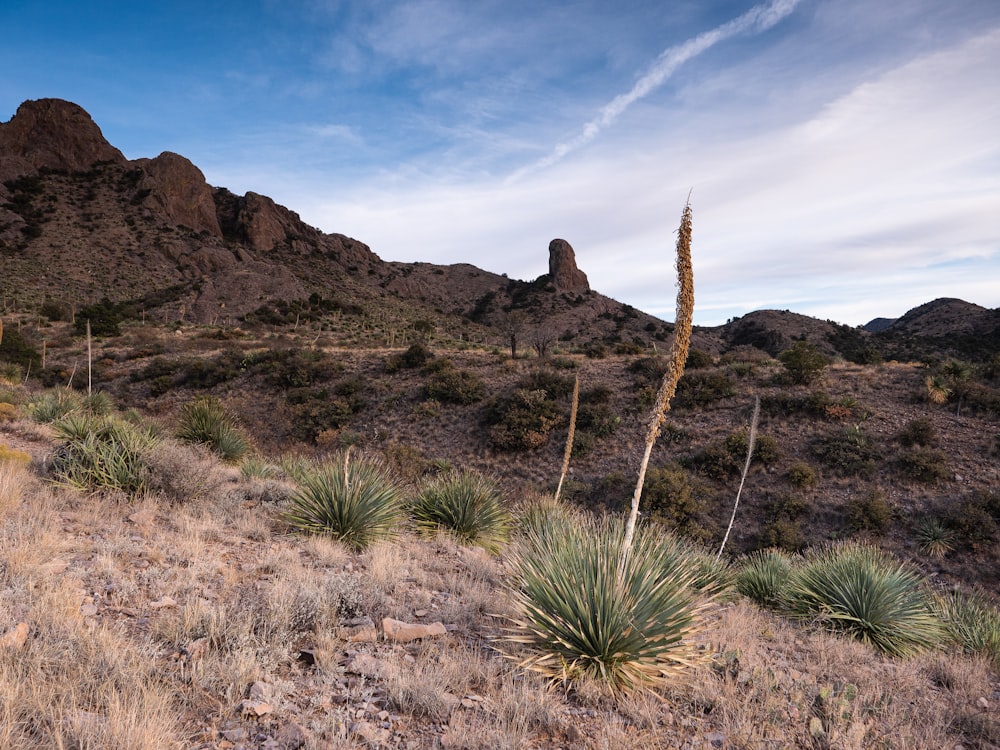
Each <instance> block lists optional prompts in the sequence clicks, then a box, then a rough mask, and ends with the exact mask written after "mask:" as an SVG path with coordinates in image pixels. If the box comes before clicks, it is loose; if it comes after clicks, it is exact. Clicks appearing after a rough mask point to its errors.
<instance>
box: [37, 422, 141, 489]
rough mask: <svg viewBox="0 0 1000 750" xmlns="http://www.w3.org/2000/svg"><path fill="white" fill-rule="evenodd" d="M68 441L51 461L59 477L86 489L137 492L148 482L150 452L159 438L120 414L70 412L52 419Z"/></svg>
mask: <svg viewBox="0 0 1000 750" xmlns="http://www.w3.org/2000/svg"><path fill="white" fill-rule="evenodd" d="M53 428H54V429H55V431H56V435H58V436H59V437H61V438H62V439H63V440H65V441H66V444H65V445H64V446H63V447H62V449H61V450H60V451H58V452H57V454H56V456H55V458H54V459H53V461H52V468H53V473H54V475H55V476H56V478H57V480H58V481H61V482H63V483H65V484H68V485H70V486H72V487H76V488H77V489H80V490H83V491H87V492H100V491H103V490H117V491H120V492H123V493H125V494H126V495H129V496H134V495H136V494H139V493H141V492H143V491H144V490H146V489H147V488H148V486H149V475H150V467H149V461H148V455H147V454H148V452H149V451H150V450H151V449H152V448H153V447H154V446H155V445H156V442H157V439H156V438H155V437H154V436H153V433H152V432H151V431H149V430H148V429H144V428H142V427H140V426H137V425H134V424H132V423H130V422H126V421H125V420H123V419H120V418H118V417H94V416H90V415H86V414H68V415H66V416H65V417H63V418H62V419H61V420H59V421H57V422H55V423H53Z"/></svg>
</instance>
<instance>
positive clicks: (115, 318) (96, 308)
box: [73, 297, 129, 336]
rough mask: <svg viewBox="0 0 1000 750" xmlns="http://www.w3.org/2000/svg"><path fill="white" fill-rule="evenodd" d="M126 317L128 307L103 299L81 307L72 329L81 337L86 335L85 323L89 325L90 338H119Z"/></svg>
mask: <svg viewBox="0 0 1000 750" xmlns="http://www.w3.org/2000/svg"><path fill="white" fill-rule="evenodd" d="M128 315H129V309H128V305H125V304H123V303H118V302H112V301H111V300H109V299H108V298H107V297H105V298H104V299H102V300H101V301H100V302H95V303H94V304H92V305H87V306H85V307H81V308H80V311H79V312H78V313H77V314H76V321H75V322H74V324H73V327H74V329H75V330H76V332H77V334H79V335H81V336H83V335H85V334H86V333H87V323H90V333H91V335H92V336H120V335H121V332H122V331H121V325H122V323H123V322H124V321H125V318H126V317H128Z"/></svg>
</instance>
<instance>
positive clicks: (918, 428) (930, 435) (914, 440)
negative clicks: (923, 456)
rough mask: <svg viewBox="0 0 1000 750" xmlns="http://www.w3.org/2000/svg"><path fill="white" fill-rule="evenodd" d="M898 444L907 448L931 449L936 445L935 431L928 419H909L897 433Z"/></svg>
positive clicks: (932, 423)
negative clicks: (920, 447)
mask: <svg viewBox="0 0 1000 750" xmlns="http://www.w3.org/2000/svg"><path fill="white" fill-rule="evenodd" d="M899 442H901V443H902V444H903V445H905V446H907V447H908V448H912V447H913V446H922V447H926V448H929V447H933V446H934V445H935V444H936V443H937V429H935V427H934V422H932V421H931V419H930V417H917V418H916V419H911V420H910V421H909V422H907V423H906V426H905V427H903V429H902V431H901V432H900V433H899Z"/></svg>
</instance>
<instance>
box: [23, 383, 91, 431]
mask: <svg viewBox="0 0 1000 750" xmlns="http://www.w3.org/2000/svg"><path fill="white" fill-rule="evenodd" d="M81 408H82V402H81V399H80V396H79V395H77V394H76V393H75V392H74V391H71V390H68V389H66V388H53V389H51V390H48V391H43V392H42V393H40V394H38V396H37V397H36V398H35V399H34V400H33V401H31V402H30V403H29V404H28V413H29V414H30V415H31V418H32V419H33V420H35V421H36V422H41V423H42V424H47V423H49V422H55V421H56V420H57V419H61V418H62V417H65V416H66V415H67V414H69V413H70V412H73V411H77V410H79V409H81Z"/></svg>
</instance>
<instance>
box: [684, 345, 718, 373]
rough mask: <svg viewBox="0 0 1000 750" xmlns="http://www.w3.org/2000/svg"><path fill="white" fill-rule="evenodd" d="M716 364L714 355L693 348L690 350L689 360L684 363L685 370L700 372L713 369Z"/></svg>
mask: <svg viewBox="0 0 1000 750" xmlns="http://www.w3.org/2000/svg"><path fill="white" fill-rule="evenodd" d="M713 364H715V362H714V360H713V359H712V355H711V354H709V353H708V352H704V351H702V350H701V349H695V348H693V347H692V348H691V349H688V356H687V360H686V361H685V362H684V369H685V370H700V369H703V368H705V367H711V366H712V365H713Z"/></svg>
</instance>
